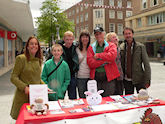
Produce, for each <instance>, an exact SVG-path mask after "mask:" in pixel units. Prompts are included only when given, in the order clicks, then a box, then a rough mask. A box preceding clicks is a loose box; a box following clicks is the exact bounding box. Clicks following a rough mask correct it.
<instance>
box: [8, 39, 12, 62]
mask: <svg viewBox="0 0 165 124" xmlns="http://www.w3.org/2000/svg"><path fill="white" fill-rule="evenodd" d="M8 64H9V65H10V64H12V41H11V40H8Z"/></svg>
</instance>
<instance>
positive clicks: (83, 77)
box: [76, 30, 90, 98]
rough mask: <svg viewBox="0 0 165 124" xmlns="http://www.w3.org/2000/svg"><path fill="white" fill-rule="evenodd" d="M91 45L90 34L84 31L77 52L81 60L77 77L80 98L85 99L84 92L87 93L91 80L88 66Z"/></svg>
mask: <svg viewBox="0 0 165 124" xmlns="http://www.w3.org/2000/svg"><path fill="white" fill-rule="evenodd" d="M89 45H90V34H89V32H88V31H86V30H84V31H82V32H81V33H80V37H79V47H77V48H76V52H77V54H78V58H79V71H78V75H77V87H78V93H79V97H80V98H85V94H84V92H85V91H87V82H88V80H89V78H90V69H89V66H88V64H87V49H88V47H89Z"/></svg>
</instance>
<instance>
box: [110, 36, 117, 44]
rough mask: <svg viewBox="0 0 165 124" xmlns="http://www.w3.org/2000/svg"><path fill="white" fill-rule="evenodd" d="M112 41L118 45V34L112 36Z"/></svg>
mask: <svg viewBox="0 0 165 124" xmlns="http://www.w3.org/2000/svg"><path fill="white" fill-rule="evenodd" d="M110 42H112V43H114V44H115V45H116V46H117V45H118V38H117V36H116V35H112V36H111V38H110Z"/></svg>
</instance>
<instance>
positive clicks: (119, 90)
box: [106, 32, 124, 95]
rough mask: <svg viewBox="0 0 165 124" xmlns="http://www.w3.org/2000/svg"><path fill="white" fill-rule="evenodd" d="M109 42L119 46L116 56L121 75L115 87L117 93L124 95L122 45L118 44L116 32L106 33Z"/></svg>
mask: <svg viewBox="0 0 165 124" xmlns="http://www.w3.org/2000/svg"><path fill="white" fill-rule="evenodd" d="M106 40H107V42H112V43H114V44H115V45H116V47H117V57H116V60H115V61H116V64H117V67H118V70H119V73H120V76H119V77H117V78H116V80H115V81H116V83H115V84H116V88H115V95H123V90H124V84H123V70H122V67H121V57H120V47H119V46H118V42H119V38H118V36H117V34H116V33H115V32H110V33H108V34H107V35H106Z"/></svg>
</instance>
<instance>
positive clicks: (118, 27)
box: [117, 24, 123, 35]
mask: <svg viewBox="0 0 165 124" xmlns="http://www.w3.org/2000/svg"><path fill="white" fill-rule="evenodd" d="M117 30H118V35H121V34H122V33H123V24H117Z"/></svg>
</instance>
